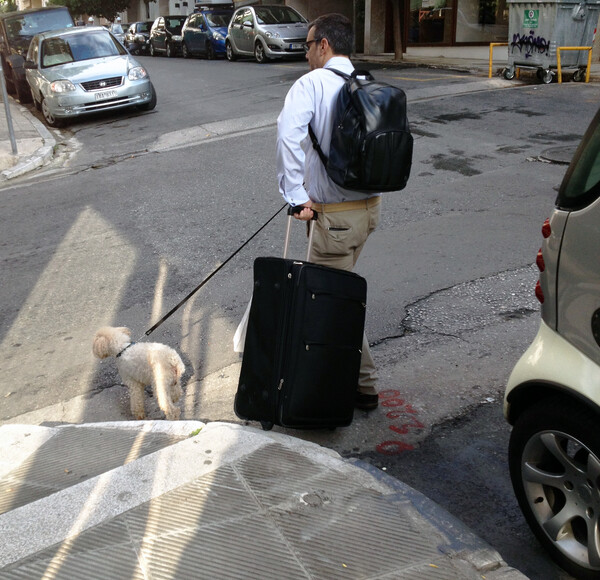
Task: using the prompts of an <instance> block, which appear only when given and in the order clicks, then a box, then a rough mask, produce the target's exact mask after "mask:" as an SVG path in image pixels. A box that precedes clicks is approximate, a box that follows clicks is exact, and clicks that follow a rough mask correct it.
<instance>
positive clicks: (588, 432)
mask: <svg viewBox="0 0 600 580" xmlns="http://www.w3.org/2000/svg"><path fill="white" fill-rule="evenodd" d="M599 219H600V111H599V112H598V113H597V114H596V117H595V118H594V120H593V121H592V123H591V125H590V127H589V129H588V131H587V132H586V134H585V136H584V138H583V140H582V142H581V144H580V145H579V148H578V149H577V151H576V153H575V156H574V157H573V160H572V162H571V165H570V166H569V169H568V170H567V172H566V174H565V177H564V179H563V182H562V184H561V186H560V189H559V192H558V196H557V198H556V201H555V205H554V208H552V211H551V212H550V217H549V218H548V219H547V220H546V221H545V222H544V224H543V226H542V231H541V233H542V236H543V241H542V247H541V248H540V250H539V252H538V254H537V258H536V264H537V266H538V268H539V270H540V277H539V280H538V283H537V285H536V288H535V295H536V297H537V298H538V300H539V301H540V303H541V320H540V326H539V330H538V333H537V336H536V337H535V339H534V340H533V342H532V343H531V345H530V346H529V348H528V349H527V351H526V352H525V353H524V354H523V356H522V357H521V359H520V360H519V362H518V363H517V364H516V366H515V367H514V369H513V371H512V373H511V375H510V378H509V380H508V384H507V387H506V394H505V400H504V413H505V416H506V418H507V420H508V421H509V422H510V423H511V424H512V425H513V429H512V433H511V438H510V444H509V450H508V463H509V468H510V474H511V479H512V483H513V487H514V490H515V495H516V497H517V499H518V501H519V505H520V507H521V510H522V511H523V514H524V515H525V519H526V520H527V523H528V524H529V526H530V527H531V528H532V530H533V532H534V533H535V535H536V536H537V538H538V540H539V541H540V542H541V543H542V545H543V546H544V547H545V548H546V549H547V550H548V552H549V553H550V555H551V556H552V557H553V558H554V559H555V560H556V561H557V562H558V563H559V564H560V565H561V566H562V567H563V568H564V569H565V570H567V572H569V574H571V575H572V576H574V577H575V578H600V547H599V537H600V536H599V530H600V436H599V435H598V425H600V262H599V261H598V254H599V251H600V228H598V220H599Z"/></svg>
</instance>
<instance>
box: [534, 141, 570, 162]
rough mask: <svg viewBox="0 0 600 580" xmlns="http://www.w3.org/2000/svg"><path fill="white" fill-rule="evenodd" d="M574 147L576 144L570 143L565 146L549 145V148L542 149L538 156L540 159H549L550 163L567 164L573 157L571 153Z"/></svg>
mask: <svg viewBox="0 0 600 580" xmlns="http://www.w3.org/2000/svg"><path fill="white" fill-rule="evenodd" d="M576 149H577V145H571V146H567V147H564V146H563V147H551V148H550V149H546V150H545V151H542V153H541V155H540V157H539V158H540V159H541V160H542V161H550V163H560V164H562V165H569V163H571V159H573V155H575V150H576Z"/></svg>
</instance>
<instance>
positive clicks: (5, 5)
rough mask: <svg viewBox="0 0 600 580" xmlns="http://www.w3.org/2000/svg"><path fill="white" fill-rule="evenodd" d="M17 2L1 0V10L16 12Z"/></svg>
mask: <svg viewBox="0 0 600 580" xmlns="http://www.w3.org/2000/svg"><path fill="white" fill-rule="evenodd" d="M16 11H17V4H16V2H14V0H0V12H16Z"/></svg>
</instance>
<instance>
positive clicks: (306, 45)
mask: <svg viewBox="0 0 600 580" xmlns="http://www.w3.org/2000/svg"><path fill="white" fill-rule="evenodd" d="M313 42H321V39H320V38H314V39H313V40H307V41H306V42H305V43H304V44H303V45H302V46H303V47H304V52H308V51H309V50H310V45H311V44H312V43H313Z"/></svg>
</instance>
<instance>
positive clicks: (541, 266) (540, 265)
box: [535, 248, 546, 272]
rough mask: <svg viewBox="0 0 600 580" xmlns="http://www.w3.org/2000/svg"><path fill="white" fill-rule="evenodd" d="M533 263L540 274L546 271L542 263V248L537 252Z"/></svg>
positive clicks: (544, 264)
mask: <svg viewBox="0 0 600 580" xmlns="http://www.w3.org/2000/svg"><path fill="white" fill-rule="evenodd" d="M535 263H536V264H537V267H538V268H539V270H540V272H543V271H544V270H545V269H546V263H545V262H544V256H543V254H542V248H540V249H539V250H538V253H537V256H536V258H535Z"/></svg>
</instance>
